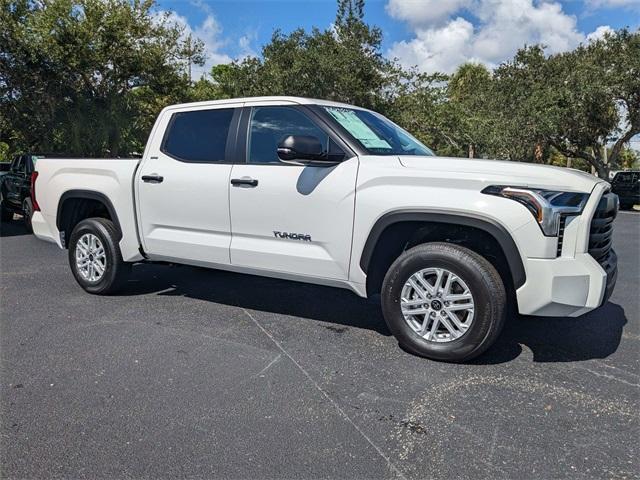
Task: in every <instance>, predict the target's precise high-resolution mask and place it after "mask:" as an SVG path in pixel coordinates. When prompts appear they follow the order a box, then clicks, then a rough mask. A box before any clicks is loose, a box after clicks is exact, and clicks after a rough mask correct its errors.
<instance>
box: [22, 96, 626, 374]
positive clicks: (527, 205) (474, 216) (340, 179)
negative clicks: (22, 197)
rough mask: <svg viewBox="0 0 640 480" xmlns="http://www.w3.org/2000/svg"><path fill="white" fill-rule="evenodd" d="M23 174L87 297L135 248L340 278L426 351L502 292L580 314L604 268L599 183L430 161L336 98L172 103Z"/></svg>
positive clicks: (489, 323)
mask: <svg viewBox="0 0 640 480" xmlns="http://www.w3.org/2000/svg"><path fill="white" fill-rule="evenodd" d="M32 184H33V191H32V192H31V193H32V204H33V210H34V212H33V216H32V225H33V230H34V232H35V234H36V235H37V236H38V237H39V238H41V239H44V240H49V241H52V242H55V243H57V244H58V246H59V247H61V248H64V249H67V250H68V258H69V265H70V267H71V271H72V273H73V276H74V277H75V279H76V281H77V282H78V283H79V284H80V286H81V287H82V288H83V289H84V290H86V291H87V292H89V293H93V294H111V293H113V292H116V291H117V290H118V289H121V288H123V287H124V288H126V279H127V276H128V274H129V271H130V266H131V265H132V264H134V263H137V262H167V263H179V264H188V265H197V266H201V267H210V268H215V269H223V270H230V271H234V272H242V273H247V274H253V275H264V276H268V277H277V278H284V279H289V280H295V281H301V282H309V283H314V284H321V285H330V286H335V287H341V288H346V289H349V290H352V291H353V292H355V293H356V294H357V295H359V296H361V297H371V296H375V295H380V303H381V308H382V311H383V314H384V318H385V320H386V322H387V325H388V327H389V330H390V331H391V332H392V333H393V334H394V335H395V336H396V338H397V340H398V342H399V343H400V344H401V345H402V346H403V347H404V348H405V349H406V350H408V351H410V352H413V353H415V354H417V355H421V356H424V357H428V358H431V359H436V360H442V361H452V362H463V361H466V360H469V359H471V358H473V357H476V356H477V355H479V354H481V353H482V352H484V351H485V350H486V349H487V348H489V346H490V345H491V344H493V343H494V341H495V340H496V338H497V337H498V335H499V333H500V330H501V329H502V326H503V324H504V322H505V317H506V312H507V306H508V305H513V306H517V310H518V311H519V312H520V313H521V314H525V315H539V316H554V317H563V316H569V317H577V316H579V315H582V314H584V313H586V312H589V311H591V310H593V309H595V308H598V307H599V306H601V305H602V304H603V303H604V302H606V301H607V299H608V298H609V295H610V294H611V292H612V290H613V288H614V285H615V282H616V274H617V259H616V254H615V252H614V251H613V249H612V233H613V222H614V219H615V217H616V213H617V211H618V199H617V197H616V195H615V194H613V193H611V192H610V185H609V184H608V183H607V182H605V181H603V180H599V179H598V178H596V177H594V176H592V175H589V174H586V173H583V172H580V171H576V170H571V169H567V168H559V167H551V166H542V165H533V164H525V163H518V162H505V161H495V160H480V159H461V158H444V157H439V156H437V155H435V154H434V153H433V152H432V151H431V150H430V149H429V148H428V147H426V146H425V145H423V144H422V143H421V142H419V141H418V140H416V139H415V138H414V137H412V136H411V135H410V134H409V133H407V132H406V131H404V130H403V129H402V128H400V127H398V126H397V125H395V124H394V123H393V122H391V121H390V120H388V119H386V118H385V117H383V116H382V115H380V114H378V113H376V112H373V111H370V110H366V109H364V108H359V107H355V106H351V105H346V104H341V103H335V102H328V101H323V100H313V99H306V98H294V97H260V98H244V99H232V100H219V101H208V102H200V103H191V104H183V105H173V106H169V107H167V108H165V109H164V110H162V112H161V113H160V115H159V116H158V118H157V120H156V123H155V125H154V127H153V129H152V131H151V134H150V137H149V141H148V143H147V145H146V148H145V151H144V154H143V155H142V157H141V158H140V159H48V158H42V159H40V160H39V162H38V165H37V172H35V173H34V174H33V178H32ZM558 321H561V320H558Z"/></svg>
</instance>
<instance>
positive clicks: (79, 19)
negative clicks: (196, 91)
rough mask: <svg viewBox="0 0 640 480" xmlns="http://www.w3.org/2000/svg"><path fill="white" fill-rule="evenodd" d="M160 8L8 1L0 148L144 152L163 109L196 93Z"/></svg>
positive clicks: (196, 46)
mask: <svg viewBox="0 0 640 480" xmlns="http://www.w3.org/2000/svg"><path fill="white" fill-rule="evenodd" d="M152 6H153V1H152V0H50V1H47V2H32V1H29V0H2V3H1V9H0V23H1V24H2V25H3V28H2V29H1V30H0V52H1V55H0V113H1V116H2V118H3V120H4V121H3V122H0V127H2V130H1V131H0V140H3V141H8V142H12V143H13V144H14V145H15V147H14V148H16V149H22V150H37V151H62V152H67V153H71V154H79V155H105V154H110V155H121V154H128V153H131V152H134V151H140V148H141V146H142V143H143V141H144V139H145V136H146V135H147V133H148V131H149V128H150V125H151V122H152V121H153V115H155V113H157V111H158V108H157V107H158V106H160V105H166V104H167V103H171V102H174V101H176V100H177V99H179V98H181V97H182V96H183V95H184V92H185V91H186V90H187V88H188V78H187V76H186V73H185V59H186V58H189V59H190V60H191V61H192V62H195V63H202V62H203V57H202V44H201V43H200V42H194V41H191V40H190V39H188V40H189V42H188V43H187V42H185V41H182V40H181V35H182V31H181V29H180V28H179V27H177V26H176V25H174V24H171V23H170V22H169V21H168V18H167V17H162V18H159V17H154V16H153V15H152V14H151V7H152Z"/></svg>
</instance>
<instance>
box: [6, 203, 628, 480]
mask: <svg viewBox="0 0 640 480" xmlns="http://www.w3.org/2000/svg"><path fill="white" fill-rule="evenodd" d="M1 228H2V237H1V239H0V242H1V243H0V296H1V304H0V309H1V310H0V348H1V350H0V358H1V365H0V368H1V371H0V380H1V382H0V394H1V398H0V448H1V455H0V457H1V459H0V461H1V463H0V468H1V469H0V476H2V477H3V478H54V477H67V478H87V479H96V478H143V477H150V478H168V477H171V478H183V477H190V478H194V477H206V478H212V477H217V478H283V477H286V478H320V477H342V478H425V477H426V478H469V479H479V478H490V479H495V478H519V479H541V478H578V479H581V478H633V477H635V478H637V477H638V475H640V460H639V455H638V453H639V452H638V450H639V448H638V439H639V438H640V421H639V415H638V412H639V411H640V410H639V407H640V395H639V394H640V308H639V307H640V306H639V295H640V292H639V287H638V283H639V280H640V269H639V263H640V244H639V240H640V213H638V212H636V213H632V212H622V213H621V214H620V215H619V217H618V219H617V220H616V233H615V239H614V240H615V248H616V251H617V253H618V256H619V262H620V265H619V268H620V273H619V277H618V285H617V288H616V290H615V292H614V294H613V296H612V298H611V300H610V302H609V303H608V304H607V305H606V306H604V307H603V308H601V309H599V310H597V311H596V312H592V313H590V314H588V315H585V316H583V317H581V318H576V319H566V318H537V317H536V318H534V317H525V318H512V319H509V320H508V322H507V325H506V327H505V330H504V332H503V334H502V337H501V338H500V340H499V341H498V344H497V345H496V346H495V347H494V348H492V349H491V350H490V351H489V352H487V353H486V354H484V355H483V356H482V357H480V358H478V359H477V360H475V361H474V362H473V363H471V364H468V365H450V364H445V363H438V362H433V361H429V360H425V359H421V358H417V357H415V356H412V355H410V354H408V353H405V352H404V351H402V350H401V349H400V348H399V347H398V344H397V342H396V341H395V339H394V338H393V337H392V336H390V334H389V332H388V330H387V328H386V326H385V324H384V321H383V319H382V316H381V313H380V311H379V307H378V305H377V304H376V303H375V301H371V300H364V299H360V298H358V297H357V296H355V295H354V294H352V293H350V292H348V291H343V290H338V289H331V288H325V287H318V286H312V285H304V284H299V283H293V282H286V281H280V280H273V279H267V278H260V277H252V276H243V275H238V274H232V273H226V272H220V271H212V270H205V269H199V268H192V267H186V266H176V267H168V266H160V265H136V266H135V267H134V268H133V276H132V279H131V281H130V282H129V283H128V285H127V287H126V289H125V290H124V292H123V293H122V294H120V295H118V296H113V297H98V296H92V295H89V294H86V293H85V292H84V291H82V290H81V289H80V287H79V286H78V285H77V284H76V283H75V281H74V280H73V277H72V275H71V273H70V271H69V268H68V265H67V257H66V254H67V252H66V251H62V250H59V249H58V248H57V247H56V246H55V245H52V244H47V243H44V242H41V241H38V240H37V239H36V238H35V237H33V236H31V235H26V233H25V231H24V230H23V229H22V226H21V224H20V223H19V222H18V221H17V220H16V221H14V222H13V223H11V224H8V225H7V224H3V225H2V227H1Z"/></svg>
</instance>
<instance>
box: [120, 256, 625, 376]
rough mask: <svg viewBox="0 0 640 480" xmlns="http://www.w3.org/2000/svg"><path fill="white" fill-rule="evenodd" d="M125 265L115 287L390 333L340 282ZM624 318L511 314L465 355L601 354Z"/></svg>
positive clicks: (613, 310) (609, 308)
mask: <svg viewBox="0 0 640 480" xmlns="http://www.w3.org/2000/svg"><path fill="white" fill-rule="evenodd" d="M132 273H133V275H132V279H131V280H130V281H129V282H128V284H127V285H126V287H125V288H124V290H123V292H122V294H121V295H125V296H129V295H144V294H153V293H156V294H158V295H169V296H183V297H187V298H195V299H199V300H205V301H209V302H212V303H217V304H222V305H227V306H234V307H239V308H246V309H249V310H256V311H263V312H269V313H275V314H281V315H287V316H293V317H301V318H305V319H311V320H318V321H321V322H326V323H331V324H334V325H335V324H337V325H342V326H344V327H348V328H349V327H353V328H362V329H369V330H373V331H375V332H377V333H379V334H381V335H384V336H390V335H391V333H390V332H389V330H388V329H387V326H386V324H385V321H384V318H383V317H382V312H381V311H380V305H379V299H372V300H366V299H362V298H360V297H358V296H356V295H355V294H354V293H351V292H349V291H347V290H342V289H338V288H330V287H322V286H317V285H309V284H304V283H298V282H291V281H286V280H278V279H273V278H267V277H258V276H252V275H243V274H236V273H231V272H224V271H219V270H209V269H205V268H197V267H188V266H172V267H167V266H160V265H144V264H140V265H136V266H134V268H133V272H132ZM626 323H627V318H626V316H625V312H624V309H623V308H622V307H620V306H619V305H617V304H613V303H607V304H606V305H605V306H604V307H602V308H600V309H598V310H597V311H595V312H591V313H588V314H586V315H584V316H582V317H580V318H553V317H527V316H521V315H512V316H511V318H508V319H507V322H506V324H505V327H504V330H503V332H502V334H501V336H500V337H499V339H498V341H497V342H496V344H495V345H494V346H493V347H492V348H490V349H489V351H487V352H486V353H484V354H483V355H481V356H480V357H478V358H477V359H475V360H473V361H472V362H471V363H473V364H476V365H492V364H500V363H505V362H509V361H511V360H514V359H516V358H518V357H519V356H520V355H521V354H522V353H523V346H526V348H528V349H530V350H531V351H532V352H533V361H534V362H574V361H582V360H590V359H602V358H606V357H608V356H609V355H611V354H612V353H614V352H615V351H616V350H617V349H618V346H619V344H620V340H621V337H622V331H623V327H624V325H625V324H626ZM301 328H302V327H301ZM418 361H419V360H418Z"/></svg>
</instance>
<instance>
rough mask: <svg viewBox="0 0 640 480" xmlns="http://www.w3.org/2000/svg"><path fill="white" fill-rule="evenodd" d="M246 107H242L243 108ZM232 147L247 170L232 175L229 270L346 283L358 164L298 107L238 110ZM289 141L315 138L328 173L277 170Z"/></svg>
mask: <svg viewBox="0 0 640 480" xmlns="http://www.w3.org/2000/svg"><path fill="white" fill-rule="evenodd" d="M247 105H248V104H247ZM244 110H245V112H244V115H243V122H242V124H243V126H244V129H243V130H242V131H241V133H239V136H238V144H239V145H240V146H241V147H245V146H246V152H245V158H246V163H238V164H236V165H234V166H233V170H232V174H231V182H232V186H231V190H230V202H231V225H232V233H233V237H232V241H231V263H232V264H233V265H238V266H243V267H251V268H257V269H264V270H269V271H276V272H286V273H293V274H297V275H307V276H313V277H324V278H330V279H346V278H348V275H349V260H350V255H351V234H352V228H353V213H354V205H355V185H356V176H357V172H358V157H356V156H355V155H354V154H353V153H352V152H350V151H348V147H347V146H346V145H344V144H343V143H341V141H340V139H339V138H337V137H336V136H335V134H334V133H333V132H332V131H331V130H330V128H329V127H328V126H327V125H326V124H324V123H323V122H322V120H321V119H320V118H318V117H315V116H314V115H313V112H311V111H308V110H307V109H305V108H304V107H302V106H296V105H290V106H289V105H269V104H253V106H252V107H250V108H249V107H247V108H245V109H244ZM288 135H307V136H314V137H317V138H318V139H319V140H320V141H321V143H322V144H323V145H325V148H326V149H327V150H329V151H330V152H331V153H333V154H336V153H339V151H342V153H345V157H344V160H343V161H342V162H341V163H339V164H337V165H333V166H302V165H290V164H285V163H282V162H281V161H280V160H279V159H278V155H277V145H278V143H279V142H280V141H281V140H282V139H283V138H284V137H286V136H288Z"/></svg>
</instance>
